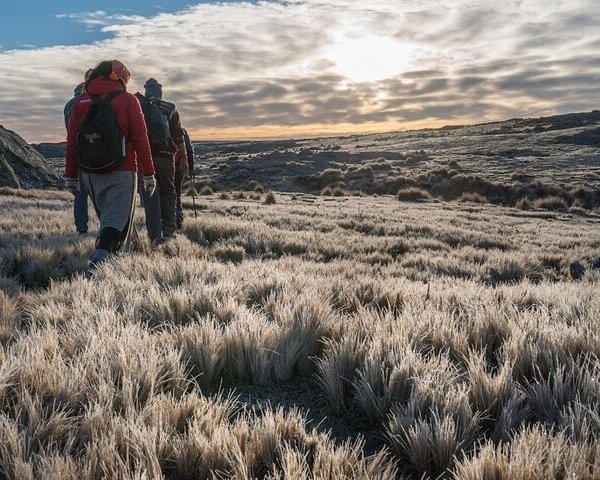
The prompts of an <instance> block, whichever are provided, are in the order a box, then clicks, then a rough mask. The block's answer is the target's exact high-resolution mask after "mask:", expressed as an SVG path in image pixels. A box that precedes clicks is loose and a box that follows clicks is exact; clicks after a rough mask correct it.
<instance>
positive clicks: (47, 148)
mask: <svg viewBox="0 0 600 480" xmlns="http://www.w3.org/2000/svg"><path fill="white" fill-rule="evenodd" d="M598 122H600V110H592V111H591V112H579V113H565V114H560V115H552V116H549V117H531V118H511V119H508V120H502V121H497V122H486V123H477V124H473V125H445V126H443V127H441V128H427V129H423V131H436V130H438V131H448V130H458V129H461V128H468V127H477V126H484V125H498V127H499V130H498V131H494V132H493V133H496V134H498V133H511V132H510V130H512V129H515V128H524V127H527V126H529V127H531V129H532V131H533V132H542V131H551V130H566V129H569V128H578V127H586V126H589V125H593V124H595V123H598ZM417 131H419V130H413V132H417ZM368 135H369V134H366V135H356V136H357V137H361V136H368ZM380 135H385V133H381V134H380ZM332 138H333V137H332ZM201 143H205V144H214V145H220V144H228V143H230V144H231V145H232V146H233V145H238V144H239V145H240V146H243V147H244V148H243V150H244V151H245V152H251V151H253V150H256V151H257V152H258V151H261V150H262V149H261V145H260V144H262V143H268V144H269V145H271V144H272V145H273V146H274V147H287V146H292V145H294V144H295V141H294V140H290V139H288V140H278V141H273V140H271V141H269V140H256V141H252V140H240V141H234V140H232V141H231V142H225V141H206V142H201ZM252 144H257V145H254V146H252ZM31 146H32V147H33V148H35V149H36V150H37V151H38V152H39V153H40V154H42V155H43V156H44V158H61V157H64V156H65V151H66V149H67V143H66V142H58V143H38V144H35V143H34V144H32V145H31Z"/></svg>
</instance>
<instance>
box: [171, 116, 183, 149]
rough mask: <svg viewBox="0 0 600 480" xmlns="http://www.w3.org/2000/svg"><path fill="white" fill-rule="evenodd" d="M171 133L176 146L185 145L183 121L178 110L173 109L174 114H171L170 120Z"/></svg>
mask: <svg viewBox="0 0 600 480" xmlns="http://www.w3.org/2000/svg"><path fill="white" fill-rule="evenodd" d="M169 132H170V133H171V138H172V139H173V141H174V142H175V145H177V144H178V143H181V144H183V128H182V127H181V119H180V118H179V112H178V111H177V108H173V112H171V116H170V118H169Z"/></svg>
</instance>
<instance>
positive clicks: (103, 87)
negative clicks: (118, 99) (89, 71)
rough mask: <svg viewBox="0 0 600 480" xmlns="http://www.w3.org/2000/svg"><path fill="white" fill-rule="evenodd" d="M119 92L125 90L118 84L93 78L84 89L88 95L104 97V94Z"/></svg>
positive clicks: (102, 78)
mask: <svg viewBox="0 0 600 480" xmlns="http://www.w3.org/2000/svg"><path fill="white" fill-rule="evenodd" d="M120 90H125V89H124V88H123V85H121V83H120V82H116V81H114V80H110V79H109V78H104V77H98V78H94V79H93V80H92V81H91V82H90V83H89V85H88V87H87V89H86V91H87V93H89V94H90V95H104V94H105V93H110V92H118V91H120Z"/></svg>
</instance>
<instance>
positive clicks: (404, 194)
mask: <svg viewBox="0 0 600 480" xmlns="http://www.w3.org/2000/svg"><path fill="white" fill-rule="evenodd" d="M397 197H398V200H400V201H401V202H416V201H419V200H428V199H430V198H431V195H430V194H429V192H428V191H427V190H424V189H422V188H418V187H409V188H403V189H402V190H399V191H398V194H397Z"/></svg>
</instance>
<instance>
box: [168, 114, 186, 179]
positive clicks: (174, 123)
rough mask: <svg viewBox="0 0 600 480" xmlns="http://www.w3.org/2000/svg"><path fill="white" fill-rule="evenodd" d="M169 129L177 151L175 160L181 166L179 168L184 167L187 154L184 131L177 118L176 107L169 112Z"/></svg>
mask: <svg viewBox="0 0 600 480" xmlns="http://www.w3.org/2000/svg"><path fill="white" fill-rule="evenodd" d="M169 131H170V133H171V138H172V139H173V143H174V144H175V148H176V149H177V151H176V152H175V162H176V163H177V164H178V165H180V166H181V168H185V165H186V162H187V155H186V151H185V150H186V149H185V140H184V137H185V135H184V132H183V128H182V127H181V120H180V119H179V112H178V111H177V109H176V108H174V109H173V112H172V113H171V117H170V119H169Z"/></svg>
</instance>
